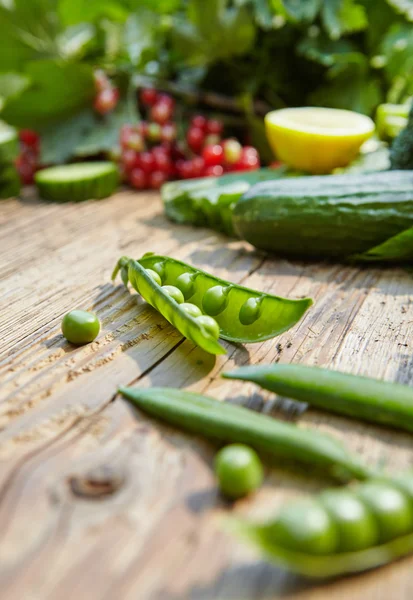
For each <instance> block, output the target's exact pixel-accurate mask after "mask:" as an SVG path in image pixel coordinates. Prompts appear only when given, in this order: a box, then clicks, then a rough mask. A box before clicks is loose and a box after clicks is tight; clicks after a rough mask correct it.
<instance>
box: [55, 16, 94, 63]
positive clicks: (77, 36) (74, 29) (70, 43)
mask: <svg viewBox="0 0 413 600" xmlns="http://www.w3.org/2000/svg"><path fill="white" fill-rule="evenodd" d="M95 37H96V29H95V28H94V27H93V25H91V24H90V23H79V25H73V26H71V27H68V28H67V29H65V30H64V31H63V32H62V33H61V34H59V35H58V36H57V38H56V42H57V45H58V47H59V52H60V54H61V55H62V56H64V57H65V58H72V59H74V58H76V59H80V58H82V57H83V56H84V55H85V54H86V53H87V52H88V51H89V50H90V49H91V48H92V47H93V45H94V44H95V42H96V40H95Z"/></svg>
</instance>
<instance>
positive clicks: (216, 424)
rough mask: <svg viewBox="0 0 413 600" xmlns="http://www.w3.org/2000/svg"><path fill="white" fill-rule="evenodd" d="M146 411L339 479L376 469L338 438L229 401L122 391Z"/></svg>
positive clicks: (155, 390) (167, 392)
mask: <svg viewBox="0 0 413 600" xmlns="http://www.w3.org/2000/svg"><path fill="white" fill-rule="evenodd" d="M119 391H120V393H121V394H123V396H125V397H126V398H127V399H128V400H130V401H132V402H133V403H134V404H136V405H137V406H138V407H139V408H140V409H142V410H143V411H144V412H146V413H148V414H150V415H152V416H154V417H158V418H160V419H162V420H164V421H166V422H168V423H170V424H172V425H175V426H177V427H179V428H181V429H186V430H188V431H191V432H193V433H196V434H200V435H204V436H206V437H210V438H213V439H216V440H220V441H222V442H234V443H241V444H247V445H249V446H251V447H252V448H254V449H255V450H256V451H257V452H263V453H266V454H267V455H269V456H276V457H282V458H286V459H289V460H293V461H296V462H298V463H301V464H304V465H310V466H313V467H319V468H321V469H322V470H323V471H324V472H326V473H328V474H330V475H331V476H334V477H337V478H340V479H345V480H348V479H351V478H353V477H355V478H359V479H364V478H366V477H368V476H369V475H371V471H370V470H369V469H368V468H367V467H365V466H363V465H362V464H361V463H360V462H359V460H358V459H357V458H356V457H355V456H352V455H351V454H349V453H348V452H347V451H346V449H345V448H344V446H342V445H341V444H340V443H339V442H338V441H336V440H335V439H334V438H332V437H330V436H328V435H325V434H322V433H319V432H317V431H311V430H309V429H301V428H299V427H297V426H296V425H293V424H290V423H284V422H281V421H277V420H276V419H273V418H271V417H268V416H265V415H262V414H259V413H255V412H253V411H251V410H248V409H246V408H243V407H241V406H236V405H233V404H230V403H228V402H219V401H218V400H214V399H212V398H208V397H206V396H201V395H199V394H194V393H190V392H184V391H181V390H174V389H169V388H150V389H145V388H120V390H119Z"/></svg>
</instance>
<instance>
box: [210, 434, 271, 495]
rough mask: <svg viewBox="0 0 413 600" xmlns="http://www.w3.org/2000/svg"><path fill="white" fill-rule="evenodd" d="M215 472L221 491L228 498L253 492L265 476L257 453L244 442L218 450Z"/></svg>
mask: <svg viewBox="0 0 413 600" xmlns="http://www.w3.org/2000/svg"><path fill="white" fill-rule="evenodd" d="M215 474H216V476H217V478H218V484H219V488H220V490H221V492H222V493H223V494H224V496H227V497H228V498H241V497H242V496H246V495H247V494H249V493H251V492H253V491H254V490H256V489H257V488H258V487H259V486H260V485H261V484H262V480H263V477H264V473H263V468H262V464H261V461H260V459H259V457H258V455H257V453H256V452H255V451H254V450H253V449H252V448H250V447H249V446H245V445H244V444H231V445H229V446H226V447H225V448H222V450H220V451H219V452H218V454H217V455H216V457H215Z"/></svg>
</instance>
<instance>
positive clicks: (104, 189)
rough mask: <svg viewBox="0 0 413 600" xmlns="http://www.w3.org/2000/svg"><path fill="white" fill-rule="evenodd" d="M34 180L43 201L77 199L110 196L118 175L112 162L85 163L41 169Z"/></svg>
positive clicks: (70, 200) (73, 200) (77, 200)
mask: <svg viewBox="0 0 413 600" xmlns="http://www.w3.org/2000/svg"><path fill="white" fill-rule="evenodd" d="M35 182H36V185H37V187H38V190H39V193H40V195H41V196H42V198H45V199H46V200H56V201H57V202H79V201H81V200H89V199H91V198H94V199H100V198H106V197H107V196H110V195H111V194H113V192H114V191H115V190H116V187H117V185H118V182H119V176H118V170H117V168H116V167H115V165H114V164H113V163H110V162H88V163H75V164H73V165H64V166H58V167H50V168H48V169H43V170H42V171H39V172H38V173H36V176H35Z"/></svg>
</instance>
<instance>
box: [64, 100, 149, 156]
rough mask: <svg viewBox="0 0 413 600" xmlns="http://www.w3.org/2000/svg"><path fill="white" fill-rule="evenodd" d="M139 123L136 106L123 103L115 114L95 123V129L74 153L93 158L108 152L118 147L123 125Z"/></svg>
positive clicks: (82, 140)
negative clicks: (95, 155)
mask: <svg viewBox="0 0 413 600" xmlns="http://www.w3.org/2000/svg"><path fill="white" fill-rule="evenodd" d="M137 122H138V114H137V112H136V109H135V104H132V103H127V102H126V101H122V102H120V103H119V104H118V106H117V107H116V110H114V111H113V113H111V114H109V115H107V116H106V117H104V118H103V119H100V120H98V121H97V120H96V121H95V124H94V127H93V129H92V130H91V131H90V132H89V133H88V134H87V135H86V136H85V137H84V138H83V139H81V141H80V143H78V144H77V146H76V148H75V149H74V153H75V154H76V156H93V155H94V154H99V153H100V152H108V151H110V150H112V149H113V148H115V147H116V146H117V145H118V142H119V130H120V128H121V127H122V125H125V124H128V123H130V124H132V125H133V124H134V123H137Z"/></svg>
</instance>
